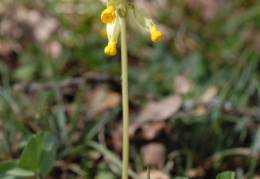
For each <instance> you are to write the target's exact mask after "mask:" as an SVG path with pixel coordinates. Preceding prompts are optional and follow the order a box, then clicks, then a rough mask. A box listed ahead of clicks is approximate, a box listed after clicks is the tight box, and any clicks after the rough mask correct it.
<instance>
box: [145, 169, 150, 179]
mask: <svg viewBox="0 0 260 179" xmlns="http://www.w3.org/2000/svg"><path fill="white" fill-rule="evenodd" d="M146 178H147V179H150V167H149V166H148V167H147V177H146Z"/></svg>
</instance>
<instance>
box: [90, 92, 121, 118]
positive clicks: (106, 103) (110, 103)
mask: <svg viewBox="0 0 260 179" xmlns="http://www.w3.org/2000/svg"><path fill="white" fill-rule="evenodd" d="M87 102H89V104H90V109H95V110H96V111H97V112H98V113H102V112H104V111H106V110H108V109H112V108H114V107H116V106H117V105H118V104H119V103H120V102H121V95H120V94H119V93H116V92H113V91H109V90H108V91H106V90H105V89H103V88H97V89H95V90H94V91H93V92H90V93H89V94H87Z"/></svg>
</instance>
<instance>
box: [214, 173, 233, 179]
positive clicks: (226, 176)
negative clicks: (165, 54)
mask: <svg viewBox="0 0 260 179" xmlns="http://www.w3.org/2000/svg"><path fill="white" fill-rule="evenodd" d="M217 179H235V173H234V172H223V173H220V174H219V175H218V176H217Z"/></svg>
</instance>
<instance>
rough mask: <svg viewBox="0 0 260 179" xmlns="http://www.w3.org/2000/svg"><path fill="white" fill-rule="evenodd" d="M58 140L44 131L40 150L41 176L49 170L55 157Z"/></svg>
mask: <svg viewBox="0 0 260 179" xmlns="http://www.w3.org/2000/svg"><path fill="white" fill-rule="evenodd" d="M57 144H58V142H57V140H56V138H54V137H53V136H52V135H51V134H49V133H45V135H44V139H43V143H42V147H41V151H40V154H41V155H40V163H39V173H40V174H41V175H43V176H46V175H48V173H49V172H50V171H51V167H52V163H53V161H54V160H55V158H56V149H57V146H58V145H57Z"/></svg>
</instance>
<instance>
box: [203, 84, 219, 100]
mask: <svg viewBox="0 0 260 179" xmlns="http://www.w3.org/2000/svg"><path fill="white" fill-rule="evenodd" d="M217 94H218V88H217V87H216V86H211V87H209V88H208V89H207V90H206V91H205V92H204V94H203V95H202V96H201V98H200V101H201V102H203V103H209V102H210V101H211V99H212V98H213V97H214V96H216V95H217Z"/></svg>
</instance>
